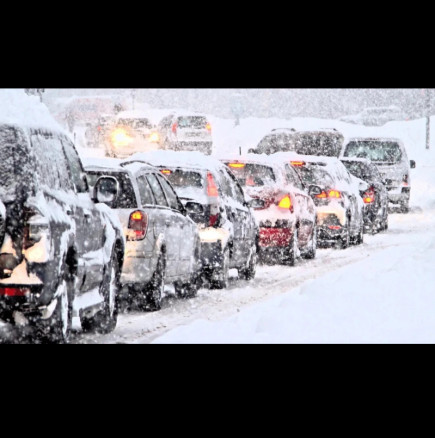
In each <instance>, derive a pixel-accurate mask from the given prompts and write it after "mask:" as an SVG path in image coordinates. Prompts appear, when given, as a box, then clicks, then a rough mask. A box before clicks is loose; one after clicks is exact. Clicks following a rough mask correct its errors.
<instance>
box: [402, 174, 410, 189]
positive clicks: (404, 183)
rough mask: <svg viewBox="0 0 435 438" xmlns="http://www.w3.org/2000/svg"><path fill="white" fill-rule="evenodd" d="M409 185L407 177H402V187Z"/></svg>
mask: <svg viewBox="0 0 435 438" xmlns="http://www.w3.org/2000/svg"><path fill="white" fill-rule="evenodd" d="M408 184H409V175H408V174H406V175H403V185H404V186H407V185H408Z"/></svg>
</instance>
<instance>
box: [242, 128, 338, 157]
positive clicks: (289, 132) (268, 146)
mask: <svg viewBox="0 0 435 438" xmlns="http://www.w3.org/2000/svg"><path fill="white" fill-rule="evenodd" d="M343 142H344V135H343V134H342V133H341V132H339V131H338V130H337V129H335V128H321V129H315V130H308V131H306V130H295V129H294V128H285V129H276V130H272V132H271V133H269V134H267V135H266V136H265V137H264V138H263V139H262V140H261V141H260V143H259V144H258V146H257V147H256V148H255V149H250V150H249V152H250V153H255V154H267V155H271V154H275V153H277V152H296V153H297V154H301V155H318V156H326V157H338V156H339V155H340V152H341V149H342V146H343Z"/></svg>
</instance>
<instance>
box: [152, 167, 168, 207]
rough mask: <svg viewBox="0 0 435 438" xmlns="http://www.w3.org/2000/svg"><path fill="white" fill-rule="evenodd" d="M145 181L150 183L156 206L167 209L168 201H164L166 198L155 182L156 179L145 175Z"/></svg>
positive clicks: (153, 176)
mask: <svg viewBox="0 0 435 438" xmlns="http://www.w3.org/2000/svg"><path fill="white" fill-rule="evenodd" d="M147 180H148V182H149V183H150V186H151V190H152V192H153V195H154V199H155V200H156V203H157V205H161V206H162V207H168V201H167V200H166V196H165V194H164V192H163V189H162V187H161V185H160V184H159V182H158V181H157V177H156V176H155V175H153V174H152V173H150V174H148V175H147Z"/></svg>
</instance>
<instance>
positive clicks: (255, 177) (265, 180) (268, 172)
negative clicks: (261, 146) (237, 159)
mask: <svg viewBox="0 0 435 438" xmlns="http://www.w3.org/2000/svg"><path fill="white" fill-rule="evenodd" d="M228 166H229V168H230V171H231V172H232V173H233V175H234V176H235V177H236V178H237V181H238V182H239V183H240V185H241V186H242V187H246V186H248V187H262V186H267V185H269V184H273V183H275V182H276V177H275V173H274V171H273V169H272V168H271V167H269V166H263V165H261V164H251V163H246V164H242V163H240V164H237V163H229V164H228Z"/></svg>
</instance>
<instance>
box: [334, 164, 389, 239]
mask: <svg viewBox="0 0 435 438" xmlns="http://www.w3.org/2000/svg"><path fill="white" fill-rule="evenodd" d="M340 160H341V162H342V163H343V164H344V165H345V166H346V168H347V170H348V171H349V172H350V173H351V174H352V175H354V176H356V177H357V178H359V179H362V180H363V181H365V182H366V183H367V184H368V185H369V188H368V190H365V191H363V192H362V193H361V196H362V199H363V201H364V231H365V232H371V233H373V234H374V233H377V232H379V231H383V230H387V229H388V203H389V200H388V191H387V188H386V187H385V185H384V183H383V182H382V176H381V174H380V173H379V170H378V168H377V166H376V165H375V164H373V163H372V162H371V161H370V160H366V159H364V158H341V159H340Z"/></svg>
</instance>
